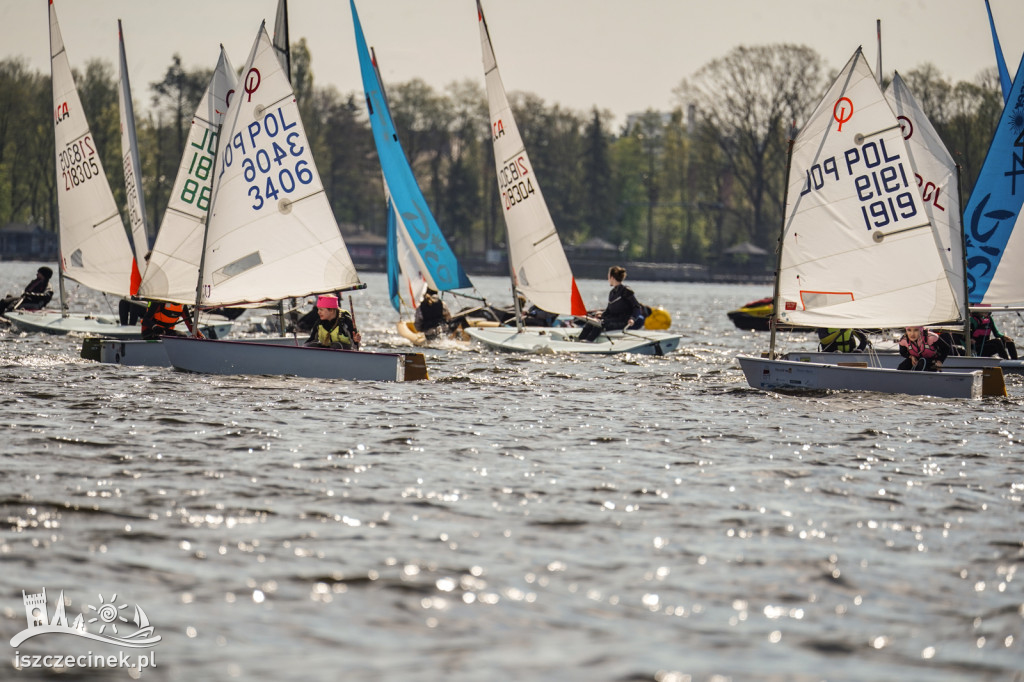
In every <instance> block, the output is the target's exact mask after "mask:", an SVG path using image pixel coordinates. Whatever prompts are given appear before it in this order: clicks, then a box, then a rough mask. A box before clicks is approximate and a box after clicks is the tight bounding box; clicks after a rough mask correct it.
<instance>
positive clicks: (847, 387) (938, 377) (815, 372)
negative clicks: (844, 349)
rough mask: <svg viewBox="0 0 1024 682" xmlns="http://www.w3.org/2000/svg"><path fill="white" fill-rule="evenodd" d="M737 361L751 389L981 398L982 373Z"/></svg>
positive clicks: (751, 359)
mask: <svg viewBox="0 0 1024 682" xmlns="http://www.w3.org/2000/svg"><path fill="white" fill-rule="evenodd" d="M736 359H737V360H738V361H739V363H740V367H741V368H742V369H743V374H744V375H745V376H746V378H747V383H748V384H750V386H752V387H753V388H761V389H765V390H788V391H825V390H834V391H873V392H876V393H902V394H907V395H927V396H934V397H937V398H980V397H981V395H982V373H981V371H980V370H976V371H972V372H904V371H900V370H897V369H883V368H879V367H848V366H843V365H828V364H821V363H813V362H799V361H793V360H769V359H768V358H755V357H751V356H748V355H738V356H736Z"/></svg>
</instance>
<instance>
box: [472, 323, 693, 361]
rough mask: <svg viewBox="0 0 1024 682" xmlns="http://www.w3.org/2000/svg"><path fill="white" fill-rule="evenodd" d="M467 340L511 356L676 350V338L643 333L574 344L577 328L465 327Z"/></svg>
mask: <svg viewBox="0 0 1024 682" xmlns="http://www.w3.org/2000/svg"><path fill="white" fill-rule="evenodd" d="M466 333H467V334H469V336H470V337H472V338H474V339H476V340H477V341H480V342H481V343H484V344H486V345H488V346H490V347H491V348H497V349H499V350H503V351H508V352H512V353H589V354H597V355H610V354H613V353H640V354H643V355H664V354H666V353H671V352H672V351H674V350H675V349H676V348H678V347H679V336H678V335H675V334H668V333H664V332H653V331H645V330H636V331H633V330H629V331H613V332H605V333H602V334H601V336H599V337H598V338H597V340H596V341H594V342H591V343H588V342H585V341H577V340H576V337H577V336H579V333H580V328H578V327H524V328H523V329H516V328H515V327H469V328H467V329H466Z"/></svg>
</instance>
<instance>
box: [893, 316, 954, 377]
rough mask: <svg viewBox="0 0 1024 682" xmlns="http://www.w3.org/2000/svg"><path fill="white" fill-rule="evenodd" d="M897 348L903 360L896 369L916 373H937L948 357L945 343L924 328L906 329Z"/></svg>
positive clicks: (947, 347) (947, 348)
mask: <svg viewBox="0 0 1024 682" xmlns="http://www.w3.org/2000/svg"><path fill="white" fill-rule="evenodd" d="M899 348H900V355H902V356H903V358H904V359H903V362H901V363H900V366H899V367H897V368H896V369H905V370H914V371H917V372H938V371H939V370H941V369H942V363H943V362H944V361H945V360H946V357H947V356H948V355H949V346H947V345H946V342H945V341H943V340H942V339H940V338H939V335H938V334H936V333H935V332H930V331H926V330H925V328H924V327H907V328H906V333H905V334H903V336H901V337H900V343H899Z"/></svg>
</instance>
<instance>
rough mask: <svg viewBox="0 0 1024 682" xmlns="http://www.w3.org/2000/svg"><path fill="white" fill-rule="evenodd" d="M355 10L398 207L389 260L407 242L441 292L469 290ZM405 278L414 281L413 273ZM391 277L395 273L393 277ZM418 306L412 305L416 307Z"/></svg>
mask: <svg viewBox="0 0 1024 682" xmlns="http://www.w3.org/2000/svg"><path fill="white" fill-rule="evenodd" d="M350 4H351V6H352V23H353V24H354V25H355V32H356V48H357V50H358V52H359V68H360V71H361V72H362V76H363V89H364V90H365V92H366V107H367V110H368V112H369V115H370V125H371V127H372V129H373V140H374V142H375V143H376V145H377V156H378V158H379V159H380V166H381V171H382V172H383V174H384V185H385V190H386V192H387V194H388V198H389V200H390V201H391V202H392V204H393V210H391V211H390V212H389V214H393V218H392V215H389V218H388V220H389V223H390V221H391V220H392V219H394V221H395V229H394V237H395V239H394V240H392V239H391V238H390V237H391V231H390V228H389V240H388V252H389V254H388V257H389V258H391V257H392V256H391V252H392V251H393V250H395V249H396V248H398V241H399V240H403V239H404V240H405V241H406V242H407V243H409V244H411V246H412V248H414V249H415V251H416V254H413V255H414V260H415V261H416V265H418V266H419V269H420V272H419V273H418V275H419V276H420V277H422V279H423V280H424V281H425V283H426V285H427V286H429V287H431V288H433V289H436V290H438V291H450V290H452V289H465V288H469V287H472V286H473V285H472V283H471V282H470V281H469V277H467V276H466V273H465V271H464V270H463V269H462V266H461V265H459V261H458V259H457V258H456V257H455V254H454V253H453V252H452V250H451V247H450V246H448V242H447V241H446V240H445V238H444V235H443V234H442V233H441V228H440V227H438V225H437V221H436V220H434V216H433V215H432V214H431V212H430V209H429V208H428V207H427V202H426V199H424V197H423V193H422V192H421V191H420V188H419V185H418V184H417V183H416V177H415V176H414V175H413V172H412V168H411V167H410V165H409V161H408V159H407V158H406V156H405V152H404V151H403V149H402V145H401V143H400V142H399V141H398V133H397V131H396V129H395V124H394V121H392V119H391V112H390V111H389V110H388V104H387V100H386V98H385V95H384V87H383V86H382V85H381V82H380V78H379V76H378V73H377V69H376V68H375V65H374V63H373V59H372V58H371V56H370V51H369V49H368V48H367V46H366V38H365V37H364V36H363V27H362V25H361V24H360V22H359V15H358V14H357V13H356V5H355V2H354V0H350ZM395 258H396V264H399V265H404V264H405V263H406V262H407V261H405V260H400V259H399V258H398V257H397V256H396V257H395ZM405 274H406V276H409V277H412V276H413V275H411V274H410V273H405ZM389 276H390V275H389ZM416 303H417V302H415V301H414V302H413V305H415V304H416Z"/></svg>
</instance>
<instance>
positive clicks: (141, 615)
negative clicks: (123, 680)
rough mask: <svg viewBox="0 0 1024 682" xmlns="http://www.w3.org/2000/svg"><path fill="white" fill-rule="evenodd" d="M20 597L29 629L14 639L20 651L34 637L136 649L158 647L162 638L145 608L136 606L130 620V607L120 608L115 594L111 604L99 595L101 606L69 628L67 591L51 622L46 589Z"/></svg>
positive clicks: (87, 607)
mask: <svg viewBox="0 0 1024 682" xmlns="http://www.w3.org/2000/svg"><path fill="white" fill-rule="evenodd" d="M21 594H22V596H23V598H24V601H25V618H26V621H27V623H28V627H26V628H25V629H24V630H22V631H21V632H19V633H18V634H16V635H14V637H12V638H11V646H12V647H18V646H19V645H21V643H22V642H24V641H25V640H27V639H29V638H31V637H36V636H38V635H48V634H59V635H73V636H75V637H84V638H86V639H93V640H96V641H97V642H104V643H106V644H113V645H114V646H122V647H131V648H135V649H139V648H147V647H152V646H156V645H157V643H159V642H160V640H161V637H160V635H154V634H153V626H152V625H150V624H149V619H148V618H147V617H146V612H145V611H143V610H142V607H141V606H139V605H138V604H136V605H135V612H134V613H133V614H132V617H131V620H129V618H128V613H129V612H128V611H127V609H128V604H127V603H123V604H120V605H119V604H118V603H117V595H116V594H115V595H113V596H112V597H111V598H110V600H109V601H107V600H104V598H103V595H102V594H101V595H99V598H100V599H99V603H98V605H96V606H92V605H87V606H86V614H82V613H79V614H77V616H75V619H74V620H73V621H72V623H71V624H70V625H68V616H67V613H65V611H64V590H61V592H60V596H59V597H57V603H56V605H55V606H54V609H53V617H52V618H50V617H48V616H47V609H46V588H45V587H44V588H43V591H42V592H40V593H39V594H25V592H24V590H22V593H21ZM90 626H92V627H93V628H95V632H92V631H90V630H89V627H90ZM132 626H134V631H132ZM108 630H109V632H108Z"/></svg>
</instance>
